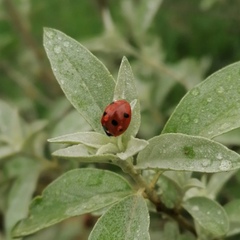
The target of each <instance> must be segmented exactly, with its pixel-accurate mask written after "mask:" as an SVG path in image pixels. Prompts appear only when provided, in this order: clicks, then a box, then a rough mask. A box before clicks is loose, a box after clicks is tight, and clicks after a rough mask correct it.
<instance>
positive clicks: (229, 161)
mask: <svg viewBox="0 0 240 240" xmlns="http://www.w3.org/2000/svg"><path fill="white" fill-rule="evenodd" d="M136 167H137V168H139V169H146V168H150V169H156V168H158V169H168V170H178V171H196V172H222V171H231V170H234V169H238V168H240V156H239V155H238V154H237V153H236V152H234V151H231V150H230V149H228V148H226V147H225V146H223V145H222V144H220V143H217V142H214V141H212V140H209V139H206V138H203V137H196V136H189V135H185V134H180V133H169V134H162V135H160V136H157V137H154V138H152V139H150V140H149V145H148V146H147V147H146V148H145V149H143V150H142V151H141V152H140V153H139V154H138V157H137V166H136Z"/></svg>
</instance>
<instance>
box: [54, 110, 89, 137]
mask: <svg viewBox="0 0 240 240" xmlns="http://www.w3.org/2000/svg"><path fill="white" fill-rule="evenodd" d="M61 118H62V116H61ZM90 130H91V127H90V126H89V124H88V123H87V122H86V120H85V119H84V118H83V117H82V116H81V115H80V114H79V113H78V112H77V111H76V110H75V109H74V110H72V111H71V112H69V113H68V114H67V115H66V116H64V117H63V118H62V119H61V121H60V122H58V123H57V125H56V126H54V129H53V132H52V133H51V136H52V137H58V136H62V135H66V134H70V133H75V132H87V131H90Z"/></svg>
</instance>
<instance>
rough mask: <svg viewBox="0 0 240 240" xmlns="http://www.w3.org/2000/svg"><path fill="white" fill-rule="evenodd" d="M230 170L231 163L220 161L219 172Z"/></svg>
mask: <svg viewBox="0 0 240 240" xmlns="http://www.w3.org/2000/svg"><path fill="white" fill-rule="evenodd" d="M231 168H232V163H231V162H230V161H229V160H222V161H221V163H220V166H219V169H220V170H221V171H227V170H229V169H231Z"/></svg>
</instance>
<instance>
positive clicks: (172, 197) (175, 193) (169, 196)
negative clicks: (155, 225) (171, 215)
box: [157, 175, 183, 208]
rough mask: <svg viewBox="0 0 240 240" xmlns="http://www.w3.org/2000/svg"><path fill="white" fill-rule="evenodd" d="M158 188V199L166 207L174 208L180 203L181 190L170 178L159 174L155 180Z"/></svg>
mask: <svg viewBox="0 0 240 240" xmlns="http://www.w3.org/2000/svg"><path fill="white" fill-rule="evenodd" d="M157 186H159V189H160V191H161V192H160V193H159V195H160V199H161V201H162V202H163V203H164V205H165V206H166V207H167V208H174V207H176V206H178V205H179V204H180V203H181V200H182V196H183V192H182V190H181V188H180V187H179V186H178V185H177V183H175V182H174V181H173V180H171V179H170V178H168V177H166V176H164V175H161V176H160V178H159V180H158V181H157Z"/></svg>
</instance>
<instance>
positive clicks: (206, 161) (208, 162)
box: [202, 159, 211, 167]
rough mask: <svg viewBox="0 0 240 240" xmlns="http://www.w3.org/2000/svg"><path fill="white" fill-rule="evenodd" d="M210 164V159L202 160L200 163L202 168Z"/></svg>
mask: <svg viewBox="0 0 240 240" xmlns="http://www.w3.org/2000/svg"><path fill="white" fill-rule="evenodd" d="M210 164H211V160H210V159H204V160H203V162H202V166H203V167H208V166H209V165H210Z"/></svg>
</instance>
